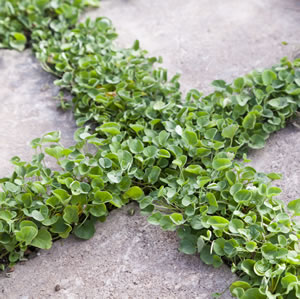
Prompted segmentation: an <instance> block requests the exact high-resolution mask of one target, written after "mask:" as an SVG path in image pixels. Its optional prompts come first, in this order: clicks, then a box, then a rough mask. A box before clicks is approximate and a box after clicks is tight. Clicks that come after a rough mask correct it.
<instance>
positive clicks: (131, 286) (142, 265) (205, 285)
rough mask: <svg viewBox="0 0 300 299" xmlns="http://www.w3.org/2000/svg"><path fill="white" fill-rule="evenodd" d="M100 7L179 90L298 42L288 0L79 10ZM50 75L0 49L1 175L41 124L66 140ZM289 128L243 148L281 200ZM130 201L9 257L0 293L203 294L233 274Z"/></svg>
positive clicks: (69, 127)
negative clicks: (33, 250)
mask: <svg viewBox="0 0 300 299" xmlns="http://www.w3.org/2000/svg"><path fill="white" fill-rule="evenodd" d="M102 15H104V16H108V17H109V18H111V19H112V20H113V23H114V24H115V26H116V27H117V30H118V32H119V33H120V38H119V41H118V42H119V44H120V45H121V46H130V45H131V44H132V43H133V41H134V39H140V41H141V45H142V47H143V48H145V49H147V50H149V52H150V54H151V55H162V56H163V57H164V61H165V62H164V65H165V66H166V67H167V68H168V69H169V70H170V71H171V73H172V74H174V73H176V72H177V71H180V72H181V73H182V80H181V82H182V87H183V90H187V89H189V88H191V87H196V88H199V89H201V90H204V91H208V90H210V88H209V83H210V82H211V81H212V80H214V79H225V80H229V81H230V80H232V79H233V78H234V77H236V76H239V75H243V74H244V73H246V72H247V71H250V70H252V69H253V68H259V67H266V66H270V65H272V64H273V63H276V62H277V61H278V59H279V58H280V57H282V56H286V55H288V56H290V57H291V56H293V55H295V54H296V53H297V50H298V49H300V42H299V36H300V34H299V33H300V26H299V23H300V4H299V2H298V1H297V0H290V1H283V0H265V1H259V0H248V1H239V0H227V1H222V0H189V1H186V0H185V1H183V0H164V1H159V0H152V1H147V0H139V1H137V0H103V2H102V7H101V8H100V9H96V10H90V11H89V12H88V13H87V14H86V15H85V17H87V16H91V17H92V18H94V17H96V16H102ZM282 41H286V42H287V43H288V45H287V46H284V45H282V44H281V42H282ZM52 81H53V78H52V77H51V75H48V74H46V73H44V72H43V71H42V70H41V68H40V67H39V65H38V63H37V62H36V61H35V60H34V58H33V56H32V55H31V54H30V51H25V52H24V53H17V52H14V51H3V50H1V51H0V87H1V88H0V100H1V104H2V105H1V109H0V150H1V155H0V164H1V169H0V174H1V176H3V175H6V174H8V171H9V170H10V169H11V168H10V166H9V164H8V159H9V158H10V157H11V156H13V155H20V156H21V157H23V158H29V156H30V151H29V150H28V149H29V148H28V147H27V146H26V144H27V143H28V142H29V141H30V140H31V139H33V138H35V137H37V136H39V135H40V134H41V133H44V132H46V131H50V130H56V129H60V130H61V131H62V133H63V136H64V140H65V143H71V142H72V135H73V132H74V130H75V126H74V122H73V121H72V117H71V115H70V114H63V113H59V111H57V109H56V104H55V102H54V101H53V100H52V97H53V96H54V95H56V93H57V89H56V88H55V87H54V86H53V85H52ZM299 137H300V131H299V130H298V129H296V127H294V126H292V125H290V126H288V128H286V129H284V130H282V131H280V132H278V133H277V134H275V135H273V136H272V138H271V139H270V141H269V142H268V144H267V146H266V148H265V149H263V150H260V151H256V152H255V153H252V154H251V156H252V157H253V159H254V161H253V164H254V165H255V166H256V167H258V169H259V170H262V171H263V170H265V171H279V172H282V173H283V174H284V179H283V180H282V181H281V182H280V183H279V185H280V186H282V187H283V189H284V194H283V195H282V198H283V199H285V200H287V201H288V200H292V199H295V198H299V197H300V192H299V189H298V186H299V182H300V170H299V162H300V155H299V148H300V138H299ZM131 207H132V206H127V207H125V208H124V209H121V210H118V211H117V210H116V211H113V212H112V213H111V215H110V216H109V217H108V220H107V222H106V223H103V224H101V223H99V225H98V227H97V233H96V235H95V237H94V238H93V239H91V240H90V241H86V242H82V241H78V240H76V239H75V238H73V237H71V238H69V239H67V240H61V241H58V242H56V243H55V244H54V246H53V248H52V249H51V250H49V251H41V252H40V255H39V256H38V257H36V258H34V259H32V260H30V261H28V262H26V263H25V264H24V265H20V264H19V265H17V266H16V268H15V271H14V272H12V273H11V277H10V278H7V277H4V276H3V275H2V276H1V277H0V298H9V299H10V298H13V299H14V298H24V299H25V298H26V299H27V298H28V299H29V298H151V299H152V298H201V299H202V298H203V299H206V298H211V296H210V294H211V293H213V292H216V291H222V290H223V289H224V288H226V287H227V286H228V285H229V284H230V282H231V281H232V280H233V279H234V276H233V275H232V274H231V272H230V270H229V269H228V268H226V267H222V268H220V269H213V268H212V267H208V266H206V265H204V264H203V263H201V262H200V260H199V258H198V257H197V256H187V255H183V254H181V253H179V252H178V250H177V245H178V244H177V239H176V235H175V234H174V233H169V232H162V231H161V230H160V229H159V228H157V227H154V226H151V225H149V224H148V223H147V221H146V219H145V217H143V216H141V215H139V213H138V212H137V213H136V214H135V215H134V216H128V214H127V210H128V209H129V208H131ZM56 285H59V287H57V290H58V289H60V290H58V291H55V286H56ZM221 298H225V299H228V298H231V297H230V295H229V293H228V292H226V293H224V294H223V296H222V297H221Z"/></svg>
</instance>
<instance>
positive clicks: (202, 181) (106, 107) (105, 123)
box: [0, 0, 300, 299]
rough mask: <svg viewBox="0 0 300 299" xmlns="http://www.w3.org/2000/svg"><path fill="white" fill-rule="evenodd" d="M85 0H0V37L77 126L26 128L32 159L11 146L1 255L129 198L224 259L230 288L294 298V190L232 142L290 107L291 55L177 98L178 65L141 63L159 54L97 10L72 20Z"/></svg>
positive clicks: (14, 254)
mask: <svg viewBox="0 0 300 299" xmlns="http://www.w3.org/2000/svg"><path fill="white" fill-rule="evenodd" d="M97 2H98V1H80V0H77V1H76V0H74V1H71V0H68V1H62V0H52V1H49V0H23V1H13V0H9V1H4V0H0V8H1V10H0V46H1V47H2V48H12V49H17V50H19V51H21V50H23V49H24V48H26V47H32V49H33V51H34V53H35V55H36V57H37V58H38V59H39V60H40V62H41V65H42V67H43V68H44V69H45V70H46V71H47V72H51V73H53V74H54V75H55V76H56V77H57V80H56V81H55V84H56V85H58V86H60V87H61V92H60V104H61V107H62V108H64V109H67V108H71V109H72V110H73V112H74V116H75V118H76V122H77V125H78V127H79V128H78V130H77V131H76V132H75V134H74V138H75V141H76V145H74V146H72V147H69V148H65V147H64V146H63V145H62V144H61V143H60V134H59V132H50V133H47V134H45V135H44V136H42V137H41V138H37V139H35V140H33V141H32V142H31V145H32V147H33V148H34V149H35V150H36V154H35V155H34V156H33V158H32V161H31V162H25V161H21V160H20V158H18V157H14V158H13V159H12V163H13V164H14V165H15V171H14V172H13V174H12V175H11V176H10V177H5V178H2V179H1V180H0V182H1V185H2V192H1V193H0V207H1V210H0V258H1V259H2V261H3V263H6V262H7V261H8V262H9V263H10V265H13V264H14V263H15V262H17V261H18V260H20V259H23V258H24V255H26V252H27V250H28V249H30V248H32V247H37V248H42V249H49V248H50V247H51V245H52V241H53V240H55V239H58V238H67V237H68V235H69V234H70V233H74V234H75V235H76V236H77V237H79V238H83V239H89V238H91V237H92V236H93V234H94V232H95V228H94V225H95V222H96V221H99V220H100V221H104V220H105V217H106V216H107V215H108V213H109V211H110V210H111V209H113V208H120V207H122V206H123V205H125V204H127V203H128V202H129V201H132V200H133V201H137V202H138V204H139V206H140V208H141V211H142V213H143V214H145V215H148V221H149V222H150V223H152V224H154V225H159V226H161V228H162V229H164V230H174V231H175V230H176V231H177V232H178V236H179V238H180V247H179V250H180V251H182V252H184V253H186V254H196V253H197V254H199V256H200V258H201V260H202V261H203V262H204V263H206V264H210V265H213V266H214V267H219V266H220V265H221V264H222V263H226V264H227V265H229V266H230V267H231V269H232V271H233V272H234V273H236V274H237V276H238V277H239V280H238V281H236V282H234V283H233V284H232V286H231V287H230V290H231V293H232V295H233V296H235V297H237V298H242V299H251V298H299V297H300V282H299V280H300V273H299V264H300V249H299V237H300V227H299V223H298V222H297V221H296V220H297V219H296V217H297V216H300V199H296V200H293V201H291V202H290V203H289V204H288V206H287V208H286V207H285V205H284V203H283V202H282V201H281V200H280V199H278V197H277V196H278V195H279V194H280V192H281V190H280V188H278V187H274V186H272V181H274V180H276V179H280V175H278V174H275V173H270V174H264V173H259V172H257V171H256V170H255V169H254V168H252V167H250V166H248V165H247V162H248V160H247V157H246V155H245V153H246V152H247V149H249V148H251V149H259V148H262V147H264V145H265V142H266V140H267V139H268V137H269V136H270V134H271V133H273V132H275V131H277V130H279V129H281V128H283V127H284V126H285V124H286V121H287V120H288V119H289V118H291V117H293V116H294V115H295V114H296V112H297V110H298V109H299V107H300V60H299V59H296V60H295V61H288V60H287V59H286V58H284V59H282V60H281V61H280V63H278V64H277V65H275V66H273V67H272V68H269V69H265V70H263V71H253V72H251V73H249V74H247V75H245V76H243V77H240V78H237V79H235V80H234V81H233V82H232V83H231V84H228V83H226V82H224V81H222V80H216V81H214V82H213V83H212V84H213V86H214V87H215V91H214V92H213V93H211V94H209V95H207V96H203V95H202V94H201V93H200V92H199V91H197V90H191V91H189V92H188V93H187V95H186V97H185V98H184V99H183V96H182V94H181V92H180V84H179V81H178V79H179V77H178V76H175V77H173V78H171V79H168V76H167V71H166V70H165V69H162V68H160V67H156V66H155V65H154V64H155V63H157V62H160V61H161V59H160V58H155V57H149V56H148V55H147V52H146V51H144V50H142V49H141V48H140V46H139V43H138V42H137V41H136V42H135V43H134V45H133V46H132V48H129V49H119V48H118V47H117V46H116V44H115V43H114V40H115V39H116V37H117V34H116V32H115V30H114V28H113V26H112V24H111V22H110V20H108V19H107V18H97V19H96V20H90V19H87V20H86V21H85V22H83V23H78V18H79V14H80V12H81V11H82V10H83V8H85V7H87V6H90V5H96V4H97ZM65 93H71V95H72V97H73V98H72V100H71V101H67V100H66V99H65V98H66V97H65V96H64V95H65ZM46 157H51V158H54V160H55V161H56V167H52V168H51V169H50V168H49V167H47V163H46V162H45V158H46ZM288 210H289V212H290V214H289V213H288Z"/></svg>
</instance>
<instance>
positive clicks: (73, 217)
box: [63, 206, 79, 224]
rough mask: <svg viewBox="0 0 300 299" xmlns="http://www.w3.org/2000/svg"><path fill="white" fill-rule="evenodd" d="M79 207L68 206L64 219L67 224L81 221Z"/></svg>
mask: <svg viewBox="0 0 300 299" xmlns="http://www.w3.org/2000/svg"><path fill="white" fill-rule="evenodd" d="M78 213H79V211H78V208H77V206H66V207H65V209H64V214H63V219H64V220H65V221H66V222H67V223H70V224H72V223H77V222H78V221H79V217H78Z"/></svg>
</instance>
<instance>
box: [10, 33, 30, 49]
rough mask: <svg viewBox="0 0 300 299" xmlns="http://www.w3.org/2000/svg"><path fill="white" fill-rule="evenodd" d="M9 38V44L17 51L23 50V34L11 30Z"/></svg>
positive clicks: (25, 41)
mask: <svg viewBox="0 0 300 299" xmlns="http://www.w3.org/2000/svg"><path fill="white" fill-rule="evenodd" d="M11 36H12V37H11V39H10V42H9V45H10V46H11V47H12V48H13V49H16V50H18V51H23V50H24V49H25V46H26V43H27V38H26V36H25V35H24V34H22V33H19V32H13V33H12V34H11Z"/></svg>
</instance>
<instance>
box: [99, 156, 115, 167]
mask: <svg viewBox="0 0 300 299" xmlns="http://www.w3.org/2000/svg"><path fill="white" fill-rule="evenodd" d="M99 164H100V166H101V167H103V168H110V167H111V166H112V161H111V160H110V159H108V158H100V159H99Z"/></svg>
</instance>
